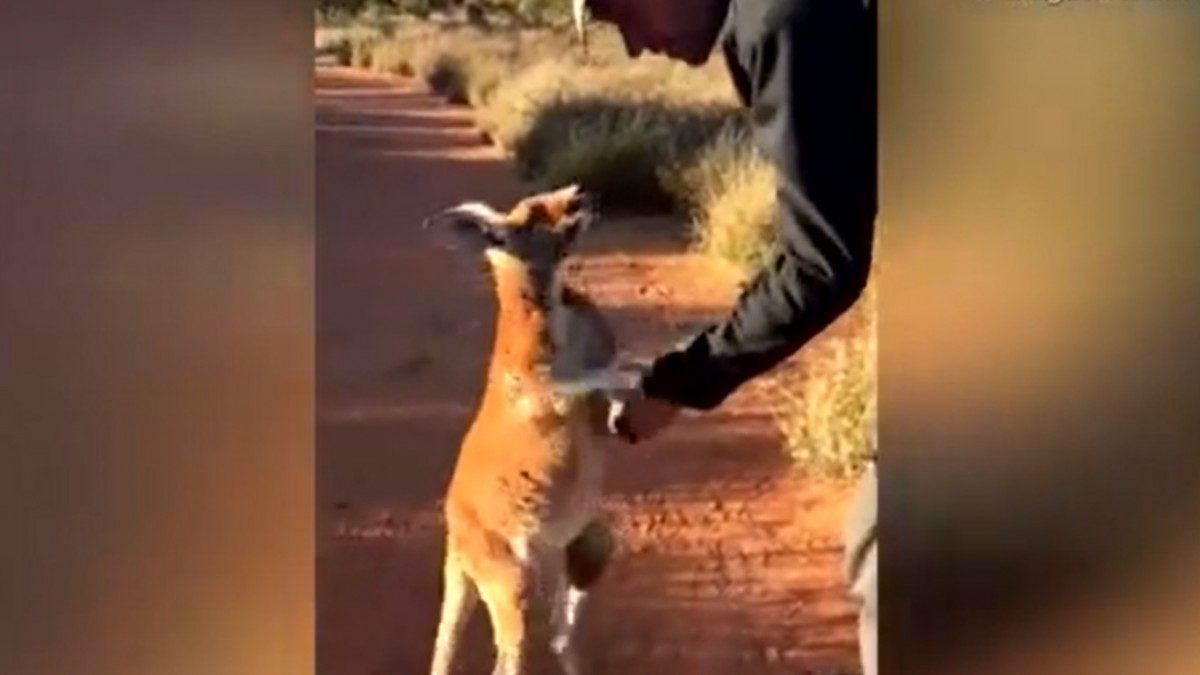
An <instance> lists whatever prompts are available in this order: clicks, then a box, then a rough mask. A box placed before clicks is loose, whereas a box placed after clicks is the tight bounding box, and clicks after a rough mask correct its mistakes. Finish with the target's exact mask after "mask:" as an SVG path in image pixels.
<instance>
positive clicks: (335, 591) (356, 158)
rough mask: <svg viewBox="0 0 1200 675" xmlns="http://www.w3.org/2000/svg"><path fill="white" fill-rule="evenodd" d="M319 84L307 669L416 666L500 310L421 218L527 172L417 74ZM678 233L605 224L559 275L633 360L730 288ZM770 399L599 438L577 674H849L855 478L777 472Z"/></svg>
mask: <svg viewBox="0 0 1200 675" xmlns="http://www.w3.org/2000/svg"><path fill="white" fill-rule="evenodd" d="M315 89H316V91H315V94H316V106H317V108H316V125H317V132H316V133H317V144H316V145H317V178H316V180H317V184H316V194H317V203H316V210H317V252H316V256H317V277H318V279H317V298H316V302H317V330H318V335H317V391H318V393H317V419H318V423H317V462H318V464H317V483H318V484H317V498H318V513H317V527H318V532H317V542H318V549H317V556H318V558H317V630H318V635H317V665H318V670H317V672H318V673H320V675H419V674H421V673H424V672H426V670H427V668H428V659H429V654H430V648H431V643H432V639H433V632H434V624H435V621H436V614H437V603H438V596H439V593H440V583H441V581H440V556H441V551H442V542H441V532H442V530H441V522H440V519H439V515H438V500H439V499H440V496H441V493H442V491H443V489H444V487H445V483H446V481H447V480H448V477H449V472H450V469H451V466H452V464H453V461H454V455H455V451H456V449H457V444H458V441H459V437H460V435H461V433H462V431H463V429H464V427H465V424H466V423H467V421H468V419H469V415H470V412H471V408H472V406H473V404H474V402H475V400H476V398H477V397H478V394H479V391H480V385H481V382H480V373H481V368H482V366H483V359H484V355H485V350H486V349H487V347H488V346H489V344H490V338H491V325H492V320H493V315H494V309H493V307H492V304H491V302H492V301H491V297H490V295H489V291H488V287H487V281H486V279H485V277H484V276H483V274H482V273H481V272H480V268H479V267H478V266H474V265H472V264H471V263H469V262H464V261H462V260H459V259H456V257H455V256H454V255H453V254H450V253H448V252H445V251H442V250H441V249H440V248H438V247H436V246H434V245H433V243H432V242H430V241H427V240H426V239H425V238H424V236H423V235H422V233H421V232H420V230H419V227H418V226H419V223H420V222H421V219H423V218H424V217H425V216H427V215H428V214H430V213H432V212H433V211H434V210H436V209H439V208H442V207H444V206H446V205H448V204H452V203H455V202H458V201H462V200H464V199H481V200H487V201H492V202H494V203H497V204H498V205H499V204H505V203H507V202H509V201H511V200H513V199H516V198H518V197H519V196H521V195H522V194H523V188H522V186H521V185H520V184H519V183H518V182H517V181H516V179H515V178H514V176H513V172H512V171H511V169H509V168H508V167H507V166H506V165H505V164H504V162H503V159H502V158H501V157H500V155H499V153H498V152H497V151H496V150H494V149H493V148H490V147H486V146H483V145H481V143H480V142H479V136H478V134H477V133H476V132H475V131H474V129H473V126H472V124H471V120H470V117H469V114H468V113H467V112H466V111H465V110H463V109H461V108H456V107H451V106H447V105H444V104H442V103H441V102H440V101H438V100H437V99H435V98H434V97H432V96H430V95H429V94H427V93H426V92H425V91H424V90H423V89H422V88H421V87H419V86H417V85H416V84H414V83H412V82H409V81H404V80H393V79H383V78H378V77H374V76H366V75H362V74H357V73H353V72H351V71H348V70H343V69H336V68H319V69H318V70H317V72H316V79H315ZM675 230H677V226H675V225H673V224H672V223H669V222H663V221H654V220H649V219H647V220H622V221H614V222H605V223H603V224H602V225H601V226H600V227H598V228H597V229H596V230H595V231H594V232H593V233H592V234H591V236H590V237H589V240H588V241H587V242H586V243H585V245H584V247H583V250H582V251H581V256H580V259H579V261H578V262H577V264H576V265H575V266H574V268H573V269H572V271H571V273H572V275H573V276H574V278H576V279H577V280H578V281H579V283H580V284H581V285H583V286H584V287H585V288H586V289H587V290H588V292H589V293H591V294H592V295H593V296H594V297H595V298H596V300H597V301H598V302H600V303H601V304H602V305H603V306H604V308H605V310H606V311H607V312H608V313H609V314H610V315H611V316H612V317H613V321H614V323H615V324H616V327H617V330H618V334H619V335H620V337H621V339H622V340H623V341H624V342H625V343H626V344H627V346H628V347H629V348H630V350H631V351H633V352H634V353H640V354H648V353H650V352H651V351H653V350H654V349H656V348H657V347H659V346H661V345H662V344H664V343H666V342H669V341H670V340H672V339H675V338H677V337H682V336H683V335H684V334H685V333H686V332H687V331H688V330H689V329H691V328H692V327H694V326H695V325H697V324H698V323H699V322H702V321H704V320H705V319H707V318H710V317H712V316H714V315H715V314H716V313H717V312H720V311H721V309H722V308H723V307H724V306H725V305H726V304H727V303H728V301H729V299H730V298H731V297H732V294H733V292H734V287H733V284H732V281H731V280H730V279H728V278H725V277H723V276H722V275H721V274H719V273H716V272H714V271H713V270H711V269H710V268H709V267H708V266H706V265H704V263H703V262H702V261H700V260H697V259H696V258H695V257H694V256H689V255H684V254H682V253H681V252H680V251H681V242H680V239H679V236H678V234H673V232H674V231H675ZM764 398H765V397H764V393H763V390H762V387H761V386H758V385H753V386H750V387H748V388H747V389H746V391H744V392H742V393H740V394H738V395H737V396H736V397H735V398H734V400H733V401H731V402H730V404H728V405H727V406H725V407H724V408H723V409H722V410H721V411H720V412H715V413H711V414H708V415H705V416H700V417H695V418H694V419H686V420H684V421H682V422H681V423H680V424H679V425H678V426H677V427H675V428H673V429H672V430H670V431H669V432H668V433H666V434H664V436H663V437H662V438H661V439H659V440H656V441H655V442H653V443H648V444H644V445H639V446H635V447H627V446H624V445H621V444H617V443H609V444H607V448H608V450H609V452H611V454H612V459H611V461H610V467H611V469H610V471H611V473H610V476H609V479H608V488H609V497H608V499H607V507H608V510H609V512H610V514H611V517H612V520H613V522H614V523H615V525H616V527H617V529H618V532H619V534H620V536H621V546H622V550H621V554H620V557H619V558H618V559H617V561H616V562H615V563H614V565H613V568H612V571H611V575H610V576H609V577H608V578H607V579H606V580H605V581H604V582H603V584H602V585H601V587H600V588H599V589H598V590H597V592H596V593H595V595H594V599H593V601H592V602H591V604H589V606H588V607H587V609H586V611H585V615H584V618H583V620H582V627H581V631H582V634H581V640H582V643H583V647H584V650H585V662H586V663H587V665H588V666H589V673H592V674H594V675H600V674H603V673H610V674H618V673H620V674H622V675H641V674H651V673H653V674H655V675H659V674H660V673H662V672H678V673H688V674H689V675H733V674H735V673H736V674H741V673H806V672H822V673H832V672H855V671H856V668H855V666H854V663H855V657H854V642H853V640H854V624H853V616H852V614H851V609H850V605H849V603H848V601H847V600H846V598H845V597H844V590H843V587H842V583H841V578H840V576H839V565H840V557H839V555H840V553H839V551H840V549H839V542H838V539H837V536H838V532H839V528H840V522H841V521H840V519H841V516H842V513H843V508H844V505H845V502H846V497H847V494H848V491H847V490H846V489H845V488H831V487H827V486H819V485H807V484H804V483H803V482H800V481H797V480H796V479H795V478H792V477H790V476H789V475H788V474H787V471H786V470H787V465H786V461H785V460H784V458H783V456H782V454H781V453H780V451H779V450H778V445H777V443H778V442H777V440H776V438H775V436H774V435H773V431H772V428H771V425H770V421H769V419H768V416H767V415H768V413H767V409H766V406H765V404H764ZM467 645H468V647H467V650H468V652H469V653H468V654H466V655H465V658H464V659H463V661H462V663H461V664H460V665H461V667H460V672H463V673H486V672H490V665H491V649H490V642H489V633H488V628H487V621H486V619H485V614H484V613H482V612H481V613H479V614H478V615H477V616H476V617H475V620H474V621H473V622H472V625H471V627H470V629H469V630H468V635H467ZM668 669H669V670H668ZM546 672H556V671H554V670H547V671H546Z"/></svg>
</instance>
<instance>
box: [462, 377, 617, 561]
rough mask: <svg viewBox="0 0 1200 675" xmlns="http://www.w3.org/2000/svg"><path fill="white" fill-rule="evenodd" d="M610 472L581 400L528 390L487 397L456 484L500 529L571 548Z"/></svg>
mask: <svg viewBox="0 0 1200 675" xmlns="http://www.w3.org/2000/svg"><path fill="white" fill-rule="evenodd" d="M603 472H604V466H603V458H602V457H601V455H600V453H599V448H598V447H596V446H595V445H594V444H593V442H592V439H591V438H590V431H589V429H588V427H587V421H586V411H585V410H584V409H583V404H582V402H581V401H579V400H577V399H573V398H571V397H565V396H559V395H554V394H549V393H547V391H546V390H544V389H540V388H534V387H523V388H517V389H516V390H515V391H504V390H493V391H489V392H488V394H487V396H486V397H485V402H484V405H483V406H482V407H481V410H480V415H479V416H478V417H477V418H476V420H475V423H474V424H473V425H472V429H471V432H470V433H469V435H468V439H467V442H466V443H465V444H464V447H463V452H462V455H461V457H460V465H459V468H458V472H457V473H458V474H459V475H458V476H457V477H456V483H458V484H459V485H461V486H462V489H463V490H464V491H466V492H467V493H468V495H467V498H468V499H470V500H471V501H472V502H475V503H476V505H477V509H476V510H477V511H478V512H480V513H481V514H484V518H485V519H486V520H489V521H491V523H490V524H491V525H492V527H494V528H495V529H497V530H499V531H502V532H505V533H507V534H510V535H512V536H522V537H526V538H529V539H544V540H547V541H551V542H560V543H565V542H566V541H567V540H569V539H570V538H571V537H572V536H574V534H575V533H576V532H578V530H579V528H581V527H582V526H583V525H584V524H586V522H587V521H588V520H589V519H590V518H591V517H592V515H593V514H594V513H595V509H596V508H597V507H598V504H599V500H600V496H601V483H602V480H603Z"/></svg>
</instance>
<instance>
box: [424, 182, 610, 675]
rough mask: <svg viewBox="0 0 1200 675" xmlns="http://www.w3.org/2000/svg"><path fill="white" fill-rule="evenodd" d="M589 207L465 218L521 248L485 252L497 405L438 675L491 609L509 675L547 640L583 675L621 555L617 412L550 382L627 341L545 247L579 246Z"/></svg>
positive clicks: (469, 485)
mask: <svg viewBox="0 0 1200 675" xmlns="http://www.w3.org/2000/svg"><path fill="white" fill-rule="evenodd" d="M576 196H577V190H576V189H575V188H567V189H564V190H559V191H556V192H553V193H548V194H546V195H539V196H536V197H533V198H530V199H526V200H523V201H522V202H521V203H520V204H518V205H517V206H516V207H515V208H514V209H513V210H512V211H510V212H509V213H508V214H507V215H503V216H502V215H501V214H489V213H488V211H487V209H486V208H481V207H479V205H475V206H474V207H473V208H471V209H467V211H466V212H465V213H467V215H466V216H465V217H467V218H483V219H485V220H486V221H487V222H485V223H483V224H481V227H483V229H484V230H485V231H498V230H497V228H502V230H503V231H502V234H503V235H504V236H506V237H511V238H509V239H506V241H507V242H508V243H506V244H505V245H504V246H499V245H496V244H494V243H492V244H489V245H488V246H486V247H485V256H486V258H487V260H488V262H489V263H490V267H491V272H492V279H493V282H494V290H495V296H496V300H497V303H498V313H497V325H496V330H495V339H494V343H493V345H492V351H491V358H490V361H489V364H488V367H487V383H486V387H485V390H484V394H483V398H482V400H481V402H480V405H479V408H478V409H477V411H476V415H475V418H474V420H473V421H472V423H471V425H470V427H469V429H468V430H467V433H466V435H465V436H464V438H463V441H462V445H461V448H460V451H459V459H458V464H457V466H456V468H455V471H454V474H453V477H452V478H451V481H450V485H449V488H448V490H447V493H446V505H445V517H446V525H447V539H446V544H447V550H446V559H445V567H444V570H443V577H444V589H443V606H442V611H441V619H440V622H439V627H438V633H437V638H436V642H435V648H434V657H433V665H432V674H433V675H448V673H449V672H450V667H451V664H452V661H453V658H454V652H455V650H456V648H457V643H458V641H459V638H460V636H461V633H462V629H463V626H464V625H465V623H466V620H467V618H468V617H469V616H470V614H471V612H472V611H473V610H474V608H475V606H476V604H477V599H478V598H482V599H483V601H484V604H485V605H486V606H487V609H488V613H489V616H490V619H491V624H492V630H493V638H494V643H495V647H496V666H495V670H494V671H493V672H494V673H495V674H496V675H517V674H518V673H521V672H524V671H523V670H522V668H523V667H524V666H525V664H526V658H527V653H528V649H529V648H530V647H531V646H533V645H535V644H537V643H541V644H545V642H544V641H548V642H550V643H552V646H553V648H554V650H555V652H556V653H557V654H558V656H559V659H560V661H561V663H562V666H563V668H564V670H565V671H566V672H567V673H570V674H572V675H574V674H575V673H578V672H580V671H579V670H578V663H577V655H576V653H575V649H574V647H573V644H572V639H571V636H572V629H573V626H574V624H575V620H576V617H575V615H576V614H577V612H578V610H579V604H580V602H581V601H582V598H583V595H584V592H585V590H587V589H590V588H591V587H592V586H593V585H594V584H595V582H596V581H597V580H598V579H599V578H600V577H601V576H602V574H603V572H604V570H605V568H606V566H607V564H608V561H609V559H610V558H611V556H612V550H613V540H612V536H611V533H610V532H609V530H608V527H607V526H606V525H605V524H604V523H603V521H602V520H601V519H600V518H599V511H598V504H599V498H600V489H601V478H602V473H603V467H602V463H601V458H600V456H599V455H598V453H597V449H596V448H594V447H593V446H592V443H593V441H592V437H593V436H594V435H595V434H596V432H597V429H598V428H603V425H604V421H603V415H604V413H605V411H606V410H607V405H606V402H605V401H603V400H600V399H598V397H596V396H595V395H592V396H575V397H570V396H566V395H563V394H560V393H557V392H555V391H552V390H551V388H550V384H551V379H550V378H551V377H552V376H563V375H566V376H570V375H571V374H573V373H578V372H581V371H583V370H585V369H591V368H598V367H605V366H607V365H609V364H610V362H611V361H612V359H613V358H614V357H615V341H614V339H613V336H612V334H611V332H610V331H609V329H608V327H607V325H606V324H605V322H604V319H603V317H602V316H601V315H600V313H599V311H598V310H597V309H596V307H595V306H594V305H593V304H592V303H591V302H590V301H589V300H588V298H587V297H586V296H584V295H583V294H582V293H580V292H579V291H577V290H575V289H571V288H567V287H564V286H563V285H561V284H560V283H559V282H558V280H557V278H556V276H557V275H556V274H555V272H556V271H557V265H558V262H559V259H558V257H556V256H549V253H547V251H549V250H550V249H549V248H548V247H547V246H548V245H543V244H544V242H557V241H559V240H558V239H556V237H562V238H567V239H569V238H573V236H574V233H573V232H571V231H570V230H571V229H572V228H576V227H579V226H580V225H579V222H578V220H579V217H578V214H577V209H576V210H573V207H572V204H573V200H574V199H575V197H576ZM462 213H464V212H463V211H461V210H460V211H459V212H458V215H452V216H451V217H452V218H459V217H463V216H462ZM471 226H472V225H471V223H468V224H467V226H465V231H468V232H470V228H471ZM519 233H521V234H519ZM522 236H524V237H527V238H526V239H518V237H522ZM532 237H541V239H537V240H534V239H533V238H532ZM567 239H564V241H566V240H567ZM548 256H549V257H548ZM539 270H541V271H540V272H539ZM546 270H550V273H548V274H547V273H546Z"/></svg>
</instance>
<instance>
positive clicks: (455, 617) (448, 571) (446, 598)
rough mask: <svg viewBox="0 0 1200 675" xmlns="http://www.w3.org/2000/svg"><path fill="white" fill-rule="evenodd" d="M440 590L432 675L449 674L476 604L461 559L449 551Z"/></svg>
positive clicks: (475, 597)
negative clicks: (440, 596)
mask: <svg viewBox="0 0 1200 675" xmlns="http://www.w3.org/2000/svg"><path fill="white" fill-rule="evenodd" d="M442 574H443V578H444V581H443V586H444V588H443V590H442V610H441V618H440V619H439V620H438V628H437V638H436V639H435V640H434V644H433V665H432V666H431V668H430V673H431V675H450V669H451V667H452V666H453V665H454V657H455V655H456V653H457V652H458V644H459V642H460V641H461V640H462V635H463V629H464V628H466V625H467V621H468V619H470V618H471V614H472V613H473V612H474V610H475V607H476V606H477V605H478V602H479V593H478V591H476V589H475V584H474V583H473V582H472V581H471V579H470V578H469V577H468V576H467V573H466V570H465V569H463V565H462V562H461V560H460V559H459V558H458V556H457V555H455V554H454V553H453V552H452V551H448V552H447V555H446V562H445V565H444V566H443V571H442Z"/></svg>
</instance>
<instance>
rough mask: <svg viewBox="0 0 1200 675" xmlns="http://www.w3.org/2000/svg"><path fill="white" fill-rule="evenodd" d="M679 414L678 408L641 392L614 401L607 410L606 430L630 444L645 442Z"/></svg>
mask: <svg viewBox="0 0 1200 675" xmlns="http://www.w3.org/2000/svg"><path fill="white" fill-rule="evenodd" d="M678 414H679V408H678V407H676V406H675V405H674V404H672V403H669V402H667V401H664V400H662V399H657V398H650V397H648V396H643V395H642V394H641V392H638V393H635V394H634V395H633V396H631V397H629V398H627V399H624V400H617V401H614V402H613V404H612V406H611V407H610V408H609V414H608V428H609V431H611V432H612V433H614V434H616V435H618V436H620V437H621V438H623V439H625V440H626V441H628V442H630V443H637V442H638V441H641V440H645V439H647V438H650V437H652V436H654V435H655V434H657V433H658V432H660V431H662V429H663V428H664V427H666V426H667V425H668V424H670V423H671V422H672V421H673V420H674V419H675V417H676V416H677V415H678Z"/></svg>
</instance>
